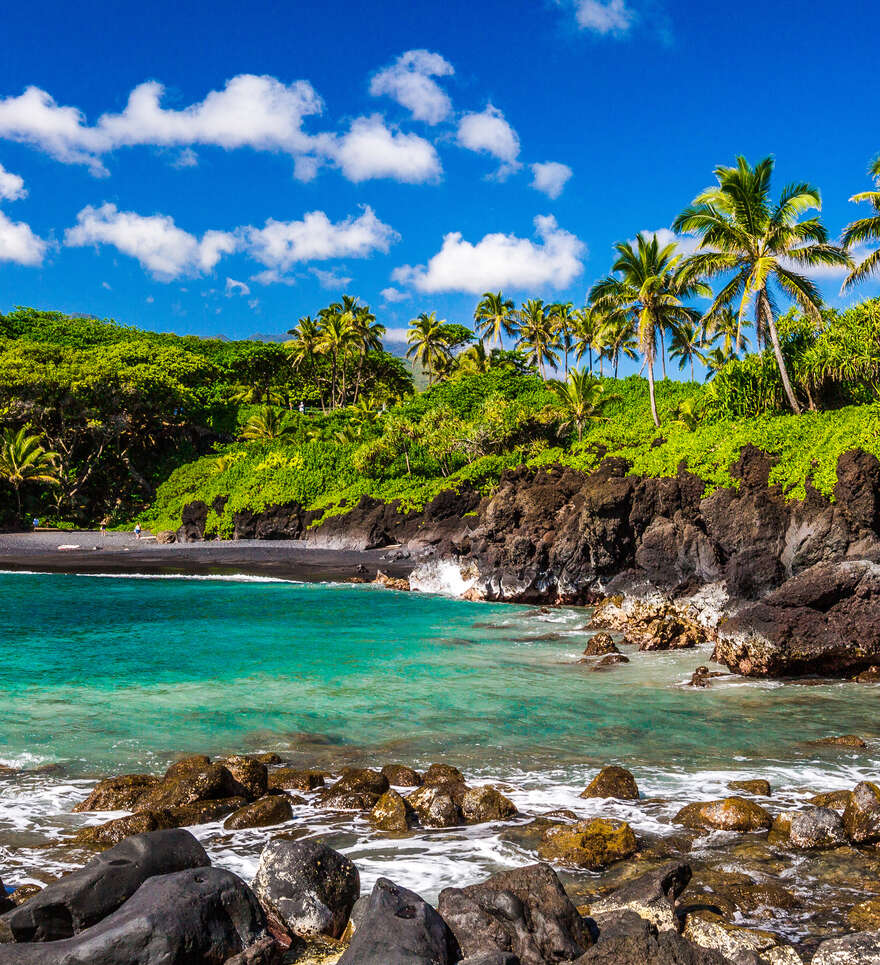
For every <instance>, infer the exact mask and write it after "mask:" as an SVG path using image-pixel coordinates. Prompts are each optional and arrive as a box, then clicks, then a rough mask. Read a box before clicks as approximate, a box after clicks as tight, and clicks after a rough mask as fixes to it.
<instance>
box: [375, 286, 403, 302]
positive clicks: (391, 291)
mask: <svg viewBox="0 0 880 965" xmlns="http://www.w3.org/2000/svg"><path fill="white" fill-rule="evenodd" d="M379 294H380V295H381V296H382V298H383V299H384V300H385V301H386V302H389V303H392V304H393V303H394V302H405V301H406V300H407V299H408V298H409V297H410V294H409V292H402V291H401V290H400V289H399V288H395V287H394V286H393V285H389V287H388V288H383V289H382V291H380V292H379Z"/></svg>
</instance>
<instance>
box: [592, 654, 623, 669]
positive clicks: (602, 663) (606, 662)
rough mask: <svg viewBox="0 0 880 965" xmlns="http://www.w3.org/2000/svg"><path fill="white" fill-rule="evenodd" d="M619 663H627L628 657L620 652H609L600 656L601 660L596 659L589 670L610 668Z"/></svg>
mask: <svg viewBox="0 0 880 965" xmlns="http://www.w3.org/2000/svg"><path fill="white" fill-rule="evenodd" d="M584 662H586V661H584ZM621 663H629V657H625V656H624V655H623V654H622V653H609V654H608V655H607V656H605V657H602V659H601V660H597V661H596V662H595V663H594V664H593V666H592V667H590V670H591V671H593V670H610V669H611V668H612V667H616V666H617V665H618V664H621Z"/></svg>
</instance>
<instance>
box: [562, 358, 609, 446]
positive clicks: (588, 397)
mask: <svg viewBox="0 0 880 965" xmlns="http://www.w3.org/2000/svg"><path fill="white" fill-rule="evenodd" d="M551 387H552V388H553V391H554V392H555V393H556V395H557V398H558V399H559V402H558V406H557V408H558V411H559V414H560V416H561V421H560V422H559V428H560V430H565V429H568V428H570V427H572V426H573V427H574V429H575V431H576V432H577V437H578V442H580V441H581V440H582V439H583V437H584V428H585V427H586V426H587V425H588V424H589V423H590V422H596V421H599V420H604V418H605V416H604V415H603V412H604V410H605V408H606V407H607V406H608V404H609V403H610V402H613V401H615V400H616V399H619V398H620V396H618V395H614V394H612V393H609V392H606V390H605V386H604V384H603V383H602V382H599V381H598V380H596V379H594V378H593V377H592V376H591V375H590V374H589V373H588V372H578V371H577V370H574V371H572V372H569V373H568V379H567V380H566V381H565V382H553V383H551Z"/></svg>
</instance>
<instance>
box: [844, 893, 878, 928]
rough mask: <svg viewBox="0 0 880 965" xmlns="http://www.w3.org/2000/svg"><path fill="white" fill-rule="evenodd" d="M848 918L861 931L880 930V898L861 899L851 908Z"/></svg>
mask: <svg viewBox="0 0 880 965" xmlns="http://www.w3.org/2000/svg"><path fill="white" fill-rule="evenodd" d="M846 920H847V921H848V922H849V923H850V924H851V925H852V926H853V928H857V929H858V930H859V931H877V930H880V898H869V899H868V900H867V901H860V902H859V903H858V904H857V905H854V906H853V907H852V908H850V910H849V912H848V913H847V916H846Z"/></svg>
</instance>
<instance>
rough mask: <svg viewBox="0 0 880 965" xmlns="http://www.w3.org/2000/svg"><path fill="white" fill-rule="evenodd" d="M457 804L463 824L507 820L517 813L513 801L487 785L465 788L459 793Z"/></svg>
mask: <svg viewBox="0 0 880 965" xmlns="http://www.w3.org/2000/svg"><path fill="white" fill-rule="evenodd" d="M458 805H459V807H460V808H461V815H462V817H463V818H464V822H465V824H483V823H485V822H487V821H508V820H510V818H513V817H516V815H517V814H518V811H517V809H516V805H515V804H514V803H513V801H511V800H508V798H506V797H505V796H504V795H503V794H502V793H501V792H500V791H498V790H496V789H495V788H494V787H490V786H488V785H485V786H483V787H469V788H467V789H466V790H465V791H464V793H463V794H462V795H461V797H460V800H459V801H458Z"/></svg>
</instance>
